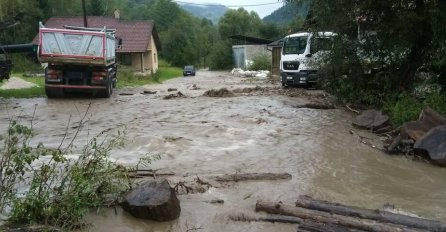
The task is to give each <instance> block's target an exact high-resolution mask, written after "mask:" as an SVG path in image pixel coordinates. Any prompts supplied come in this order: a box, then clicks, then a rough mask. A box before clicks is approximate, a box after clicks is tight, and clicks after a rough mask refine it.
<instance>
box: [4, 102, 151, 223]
mask: <svg viewBox="0 0 446 232" xmlns="http://www.w3.org/2000/svg"><path fill="white" fill-rule="evenodd" d="M87 111H88V110H87ZM85 115H87V114H85ZM84 118H85V117H84ZM82 124H84V119H82V120H81V123H80V125H81V126H79V127H78V129H77V131H76V135H77V133H78V132H79V130H81V128H82V127H83V126H82ZM33 135H34V134H33V130H32V128H30V127H26V126H23V125H21V124H19V123H17V122H16V121H11V123H10V126H9V129H8V131H7V134H6V135H5V136H3V137H2V139H3V143H4V145H3V146H2V147H1V148H0V152H1V156H0V186H1V191H0V212H6V213H8V214H9V222H10V223H11V224H13V225H30V224H40V225H44V226H48V227H58V228H63V229H66V230H71V229H75V228H79V227H82V226H83V225H84V224H83V223H82V219H83V218H84V217H85V216H86V215H87V214H88V213H89V212H90V210H91V209H93V208H97V209H99V208H100V207H102V206H104V205H106V204H110V202H117V200H118V198H119V197H120V196H121V194H122V193H123V192H125V191H127V190H128V189H130V188H131V187H132V182H131V181H130V179H129V178H128V174H127V172H128V170H129V169H127V168H124V167H122V166H120V165H117V164H116V163H114V162H113V161H112V160H111V159H110V157H109V156H110V152H111V151H112V149H114V148H116V147H120V146H123V145H124V144H125V134H124V133H122V132H120V131H117V132H116V133H114V134H105V132H103V133H100V134H99V135H97V136H95V137H93V138H92V139H91V140H89V141H88V143H87V144H86V145H85V146H84V147H83V148H82V149H81V150H80V151H75V150H74V146H73V141H74V139H75V138H76V136H74V138H73V139H72V141H71V142H70V143H69V145H67V146H66V147H62V145H61V146H60V147H59V148H47V147H45V146H44V145H43V144H41V143H40V144H38V145H37V146H30V141H31V139H32V137H33ZM61 144H63V141H62V142H61ZM70 157H76V158H70ZM156 159H159V155H147V156H146V157H144V158H142V159H141V161H140V162H139V163H138V166H139V165H148V164H150V163H151V162H152V161H153V160H156Z"/></svg>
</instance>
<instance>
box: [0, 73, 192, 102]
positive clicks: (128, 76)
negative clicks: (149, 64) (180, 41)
mask: <svg viewBox="0 0 446 232" xmlns="http://www.w3.org/2000/svg"><path fill="white" fill-rule="evenodd" d="M182 74H183V70H182V69H181V68H177V67H170V66H162V67H160V68H159V69H158V72H157V73H156V74H154V75H148V76H141V75H136V74H135V73H134V72H133V71H131V70H130V69H129V68H128V67H125V66H120V67H119V68H118V86H117V87H118V88H124V87H137V86H142V85H147V84H159V83H162V82H164V81H166V80H169V79H172V78H176V77H180V76H182ZM11 76H14V77H19V78H21V79H23V80H25V81H28V82H31V83H34V84H37V85H38V86H37V87H32V88H26V89H5V90H0V98H32V97H43V96H45V88H44V86H45V80H44V78H43V77H24V76H23V73H19V72H17V73H12V75H11ZM3 84H4V83H0V86H1V85H3Z"/></svg>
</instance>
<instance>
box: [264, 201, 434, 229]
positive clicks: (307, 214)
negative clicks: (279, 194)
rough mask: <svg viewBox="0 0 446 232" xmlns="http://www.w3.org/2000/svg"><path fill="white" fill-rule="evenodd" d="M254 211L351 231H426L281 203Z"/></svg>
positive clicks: (266, 204) (271, 203)
mask: <svg viewBox="0 0 446 232" xmlns="http://www.w3.org/2000/svg"><path fill="white" fill-rule="evenodd" d="M256 211H264V212H267V213H272V214H281V215H287V216H295V217H299V218H302V219H308V220H313V221H317V222H320V223H326V224H336V225H340V226H344V227H348V228H352V229H359V230H365V231H373V232H415V231H427V230H421V229H412V228H407V227H406V226H403V225H395V224H391V223H384V222H376V221H372V220H369V219H360V218H353V217H348V216H343V215H336V214H331V213H327V212H321V211H317V210H310V209H305V208H300V207H295V206H291V205H285V204H282V203H273V202H261V201H259V202H257V204H256Z"/></svg>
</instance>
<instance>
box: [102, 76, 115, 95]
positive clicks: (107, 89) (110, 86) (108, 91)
mask: <svg viewBox="0 0 446 232" xmlns="http://www.w3.org/2000/svg"><path fill="white" fill-rule="evenodd" d="M112 93H113V83H112V80H111V79H109V80H108V81H107V85H106V86H105V89H104V92H103V97H104V98H109V97H110V96H111V95H112Z"/></svg>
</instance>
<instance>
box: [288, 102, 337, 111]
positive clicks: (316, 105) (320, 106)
mask: <svg viewBox="0 0 446 232" xmlns="http://www.w3.org/2000/svg"><path fill="white" fill-rule="evenodd" d="M296 108H306V109H315V110H332V109H336V106H334V105H333V104H330V103H325V102H311V103H307V104H303V105H298V106H296Z"/></svg>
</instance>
